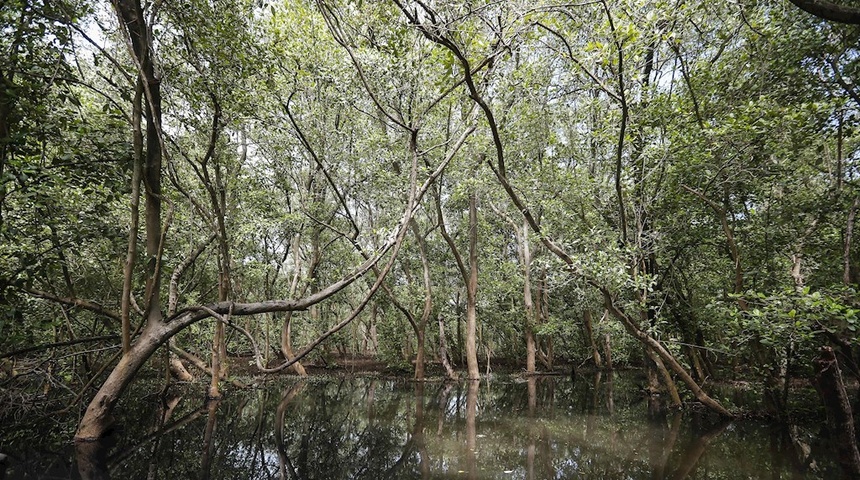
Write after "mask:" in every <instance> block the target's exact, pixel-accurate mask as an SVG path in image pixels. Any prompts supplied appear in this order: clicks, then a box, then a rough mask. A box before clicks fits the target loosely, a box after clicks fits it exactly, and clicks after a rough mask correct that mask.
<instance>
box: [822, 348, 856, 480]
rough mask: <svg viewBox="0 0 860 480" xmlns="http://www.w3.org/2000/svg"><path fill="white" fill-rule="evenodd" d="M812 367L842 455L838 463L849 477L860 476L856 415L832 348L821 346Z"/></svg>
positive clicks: (836, 444)
mask: <svg viewBox="0 0 860 480" xmlns="http://www.w3.org/2000/svg"><path fill="white" fill-rule="evenodd" d="M813 367H814V369H815V388H816V390H818V395H819V396H820V397H821V402H822V403H823V404H824V410H825V412H826V413H827V426H828V428H829V429H830V435H831V438H833V443H834V446H835V447H836V450H837V452H838V454H839V464H840V465H841V466H842V470H843V472H844V473H845V477H846V478H860V452H858V450H857V437H856V435H855V432H854V417H853V414H852V412H851V403H850V402H849V400H848V393H847V392H846V391H845V384H844V383H843V382H842V373H841V372H840V371H839V364H838V362H837V361H836V355H834V353H833V349H832V348H830V347H821V351H820V353H819V355H818V358H816V359H815V362H814V364H813Z"/></svg>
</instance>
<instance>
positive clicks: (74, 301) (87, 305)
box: [24, 288, 121, 322]
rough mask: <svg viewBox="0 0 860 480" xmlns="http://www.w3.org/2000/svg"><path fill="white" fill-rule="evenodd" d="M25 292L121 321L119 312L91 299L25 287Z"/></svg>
mask: <svg viewBox="0 0 860 480" xmlns="http://www.w3.org/2000/svg"><path fill="white" fill-rule="evenodd" d="M24 292H26V293H28V294H30V295H32V296H34V297H36V298H41V299H43V300H50V301H52V302H56V303H61V304H63V305H69V306H72V307H79V308H83V309H84V310H89V311H91V312H93V313H97V314H99V315H102V316H105V317H108V318H110V319H111V320H114V321H117V322H120V321H121V320H120V316H119V314H118V313H116V312H114V311H113V310H108V309H107V308H105V307H103V306H101V305H99V304H98V303H95V302H91V301H89V300H83V299H80V298H75V297H60V296H57V295H54V294H52V293H48V292H43V291H41V290H36V289H34V288H29V289H25V290H24Z"/></svg>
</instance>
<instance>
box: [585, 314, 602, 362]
mask: <svg viewBox="0 0 860 480" xmlns="http://www.w3.org/2000/svg"><path fill="white" fill-rule="evenodd" d="M582 325H583V327H584V328H585V336H586V338H587V339H588V343H589V345H590V347H591V358H592V360H593V361H594V366H595V367H597V368H600V367H602V366H603V362H602V361H601V360H600V352H599V351H598V348H597V341H596V340H595V339H594V328H593V325H592V316H591V310H588V309H586V310H585V311H584V312H583V314H582Z"/></svg>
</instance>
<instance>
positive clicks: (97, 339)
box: [0, 335, 119, 359]
mask: <svg viewBox="0 0 860 480" xmlns="http://www.w3.org/2000/svg"><path fill="white" fill-rule="evenodd" d="M118 338H119V335H102V336H100V337H90V338H78V339H75V340H68V341H65V342H55V343H45V344H42V345H35V346H32V347H27V348H21V349H19V350H14V351H12V352H7V353H3V354H0V359H2V358H9V357H17V356H18V355H23V354H25V353H30V352H37V351H40V350H50V349H52V348H59V347H68V346H71V345H78V344H80V343H93V342H100V341H103V340H117V339H118Z"/></svg>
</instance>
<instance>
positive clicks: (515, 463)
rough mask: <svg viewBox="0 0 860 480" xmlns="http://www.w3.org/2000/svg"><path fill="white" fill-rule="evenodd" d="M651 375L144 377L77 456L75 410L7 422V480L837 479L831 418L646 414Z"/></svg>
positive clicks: (2, 471) (0, 436)
mask: <svg viewBox="0 0 860 480" xmlns="http://www.w3.org/2000/svg"><path fill="white" fill-rule="evenodd" d="M141 384H142V385H141ZM640 385H641V380H640V379H639V378H638V377H637V376H636V375H634V374H627V373H625V374H616V375H612V376H610V375H609V374H605V373H604V374H602V375H601V374H592V375H588V376H580V377H579V379H577V381H575V382H571V380H570V379H569V378H565V377H537V378H531V379H529V380H524V379H518V378H514V377H498V376H497V377H495V378H493V379H492V380H490V381H487V380H483V381H481V382H480V383H476V382H471V383H469V382H460V383H459V384H443V383H440V382H427V383H424V384H419V383H414V382H410V381H406V380H402V379H401V380H397V379H382V378H375V377H316V378H311V379H308V380H298V379H294V378H291V379H288V380H283V381H278V382H269V383H267V384H265V385H264V386H263V387H262V388H259V389H257V390H252V391H232V392H229V393H228V394H227V395H226V396H225V398H224V399H223V400H221V401H220V402H217V403H214V402H213V403H210V404H209V405H208V406H206V405H203V406H201V404H202V400H201V398H200V390H201V388H202V387H201V386H200V385H185V386H175V387H172V388H171V390H170V391H169V392H168V393H167V394H166V395H158V394H153V393H151V392H152V391H153V390H156V389H153V388H151V387H152V385H151V384H150V385H149V387H150V390H148V391H146V392H142V391H141V390H145V389H146V388H147V387H146V385H145V382H139V384H136V386H134V387H133V389H132V391H130V392H128V394H127V396H126V400H125V402H124V403H121V404H120V405H121V408H120V409H119V411H118V412H117V417H118V420H119V424H121V425H122V430H121V432H119V433H118V434H116V435H115V436H114V437H115V438H114V439H113V440H112V442H111V444H109V445H88V446H87V449H86V451H82V452H79V453H78V454H77V455H76V453H75V448H74V446H73V445H72V444H71V442H70V439H71V436H72V433H73V431H74V423H75V421H76V420H75V419H74V418H71V419H68V422H65V423H63V422H61V421H60V420H56V419H55V420H53V421H54V422H55V423H54V424H53V428H50V429H48V428H47V427H46V428H40V429H41V430H46V429H47V430H50V431H42V432H41V433H39V434H38V437H36V438H26V436H27V435H33V434H32V433H29V434H28V433H26V432H23V431H18V432H9V431H2V430H0V442H2V443H0V451H2V452H4V453H6V454H8V455H9V458H8V459H7V461H6V465H5V468H3V467H2V466H0V479H3V478H79V477H80V476H81V473H83V476H84V477H85V478H113V479H144V478H153V479H154V478H158V479H192V478H213V479H246V478H248V479H269V478H273V479H276V478H285V479H346V478H350V479H352V478H355V479H374V480H382V479H409V478H464V479H548V478H558V479H564V478H589V479H603V478H606V479H662V478H702V479H734V478H822V479H829V478H840V477H841V471H840V470H839V468H838V466H837V465H836V464H835V460H834V458H833V453H832V452H831V447H830V445H829V443H828V442H827V441H826V439H825V438H822V435H823V427H822V425H823V422H822V420H821V419H820V418H817V419H810V421H808V422H806V424H800V425H792V426H784V427H774V426H769V425H767V424H764V423H762V422H758V421H755V420H736V421H734V422H731V423H728V422H724V421H721V420H719V419H718V418H716V417H714V416H713V415H710V414H707V413H706V412H701V411H691V410H686V411H683V412H672V411H669V412H665V411H663V412H655V411H654V409H650V411H649V405H648V402H647V401H646V400H645V399H644V398H643V396H642V394H641V392H640V390H639V387H640ZM720 398H723V397H720ZM132 399H134V400H133V401H130V400H132ZM165 417H166V418H165ZM84 454H86V455H84Z"/></svg>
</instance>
